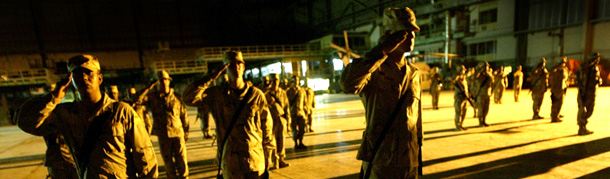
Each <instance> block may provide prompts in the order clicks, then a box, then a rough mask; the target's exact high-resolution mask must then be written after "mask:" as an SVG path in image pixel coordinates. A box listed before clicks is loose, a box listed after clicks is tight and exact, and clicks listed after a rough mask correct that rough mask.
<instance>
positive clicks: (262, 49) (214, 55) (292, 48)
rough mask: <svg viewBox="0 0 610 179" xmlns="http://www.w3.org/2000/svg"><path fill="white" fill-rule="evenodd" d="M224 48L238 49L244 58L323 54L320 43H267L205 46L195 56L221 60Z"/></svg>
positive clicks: (207, 59)
mask: <svg viewBox="0 0 610 179" xmlns="http://www.w3.org/2000/svg"><path fill="white" fill-rule="evenodd" d="M225 50H239V51H241V52H242V55H243V56H244V58H245V59H263V58H281V57H297V56H319V55H323V52H322V50H321V47H320V44H297V45H267V46H234V47H206V48H201V49H199V50H197V56H199V57H203V59H205V60H206V61H220V60H222V52H223V51H225Z"/></svg>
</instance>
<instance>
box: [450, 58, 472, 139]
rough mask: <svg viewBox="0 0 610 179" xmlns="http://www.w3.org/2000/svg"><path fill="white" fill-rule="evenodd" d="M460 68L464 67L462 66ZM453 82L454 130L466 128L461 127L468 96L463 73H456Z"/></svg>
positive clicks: (466, 83)
mask: <svg viewBox="0 0 610 179" xmlns="http://www.w3.org/2000/svg"><path fill="white" fill-rule="evenodd" d="M462 69H464V67H463V66H462ZM464 71H466V70H464ZM453 84H454V85H453V86H454V87H453V99H454V100H455V101H454V104H453V106H454V107H455V130H466V128H464V127H462V123H463V122H464V118H466V109H467V108H466V107H467V104H468V98H469V91H468V82H467V81H466V75H465V74H463V73H460V74H458V75H456V76H455V78H453Z"/></svg>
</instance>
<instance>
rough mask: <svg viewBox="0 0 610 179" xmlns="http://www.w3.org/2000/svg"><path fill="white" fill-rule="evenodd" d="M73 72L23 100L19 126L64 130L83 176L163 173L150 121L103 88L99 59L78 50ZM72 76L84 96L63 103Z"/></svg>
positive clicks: (43, 131) (45, 131)
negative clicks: (51, 88)
mask: <svg viewBox="0 0 610 179" xmlns="http://www.w3.org/2000/svg"><path fill="white" fill-rule="evenodd" d="M68 72H70V76H69V77H68V78H67V79H66V80H62V81H60V82H59V83H58V85H57V87H56V88H55V90H54V91H53V92H51V93H49V94H47V95H45V96H42V97H35V98H33V99H31V100H29V101H27V102H25V103H24V104H23V106H22V107H21V109H20V110H19V111H18V115H17V117H16V120H17V121H16V122H17V125H18V126H19V128H21V129H22V130H23V131H25V132H27V133H30V134H33V135H39V136H46V135H49V134H60V135H62V136H63V137H64V139H65V142H66V144H67V145H68V148H70V153H71V154H72V157H73V159H74V161H75V163H76V166H77V168H76V169H77V172H78V175H79V178H81V179H84V178H136V177H138V178H157V176H158V172H157V159H156V158H155V151H154V149H153V146H152V143H151V141H150V138H149V136H148V133H147V132H146V128H145V126H144V122H143V121H142V119H141V118H140V117H139V116H138V114H137V113H136V111H134V110H133V108H131V107H130V106H129V105H128V104H127V103H124V102H118V101H115V100H113V99H111V98H110V97H109V96H108V95H107V94H104V93H102V92H101V91H100V85H101V84H102V81H103V75H102V73H101V72H100V64H99V61H98V59H97V58H96V57H93V56H91V55H77V56H74V57H72V58H70V59H68ZM70 82H72V85H73V86H74V88H75V89H76V91H77V93H78V96H79V98H77V100H76V101H74V102H69V103H61V100H62V99H63V98H64V97H65V95H66V91H67V88H68V86H69V85H70ZM119 149H121V150H119Z"/></svg>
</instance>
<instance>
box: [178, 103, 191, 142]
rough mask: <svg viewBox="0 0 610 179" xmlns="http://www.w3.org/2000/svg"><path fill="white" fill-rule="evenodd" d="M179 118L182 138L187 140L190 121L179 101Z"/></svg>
mask: <svg viewBox="0 0 610 179" xmlns="http://www.w3.org/2000/svg"><path fill="white" fill-rule="evenodd" d="M180 108H181V109H180V120H182V129H183V130H184V140H185V141H186V140H188V136H189V128H190V123H189V120H188V117H187V114H186V107H185V106H184V105H183V104H182V103H180Z"/></svg>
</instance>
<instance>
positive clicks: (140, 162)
mask: <svg viewBox="0 0 610 179" xmlns="http://www.w3.org/2000/svg"><path fill="white" fill-rule="evenodd" d="M122 110H123V111H121V114H124V115H125V117H126V118H127V120H125V121H131V125H127V126H129V128H128V129H127V131H126V134H125V142H127V146H131V152H132V155H131V157H132V159H133V164H134V170H135V172H136V175H137V178H157V177H158V176H159V173H158V164H157V158H156V156H155V150H154V148H153V145H152V143H151V141H150V136H149V135H148V131H146V126H145V125H144V120H142V118H140V117H139V116H138V114H137V113H136V111H134V110H133V109H131V108H122Z"/></svg>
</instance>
